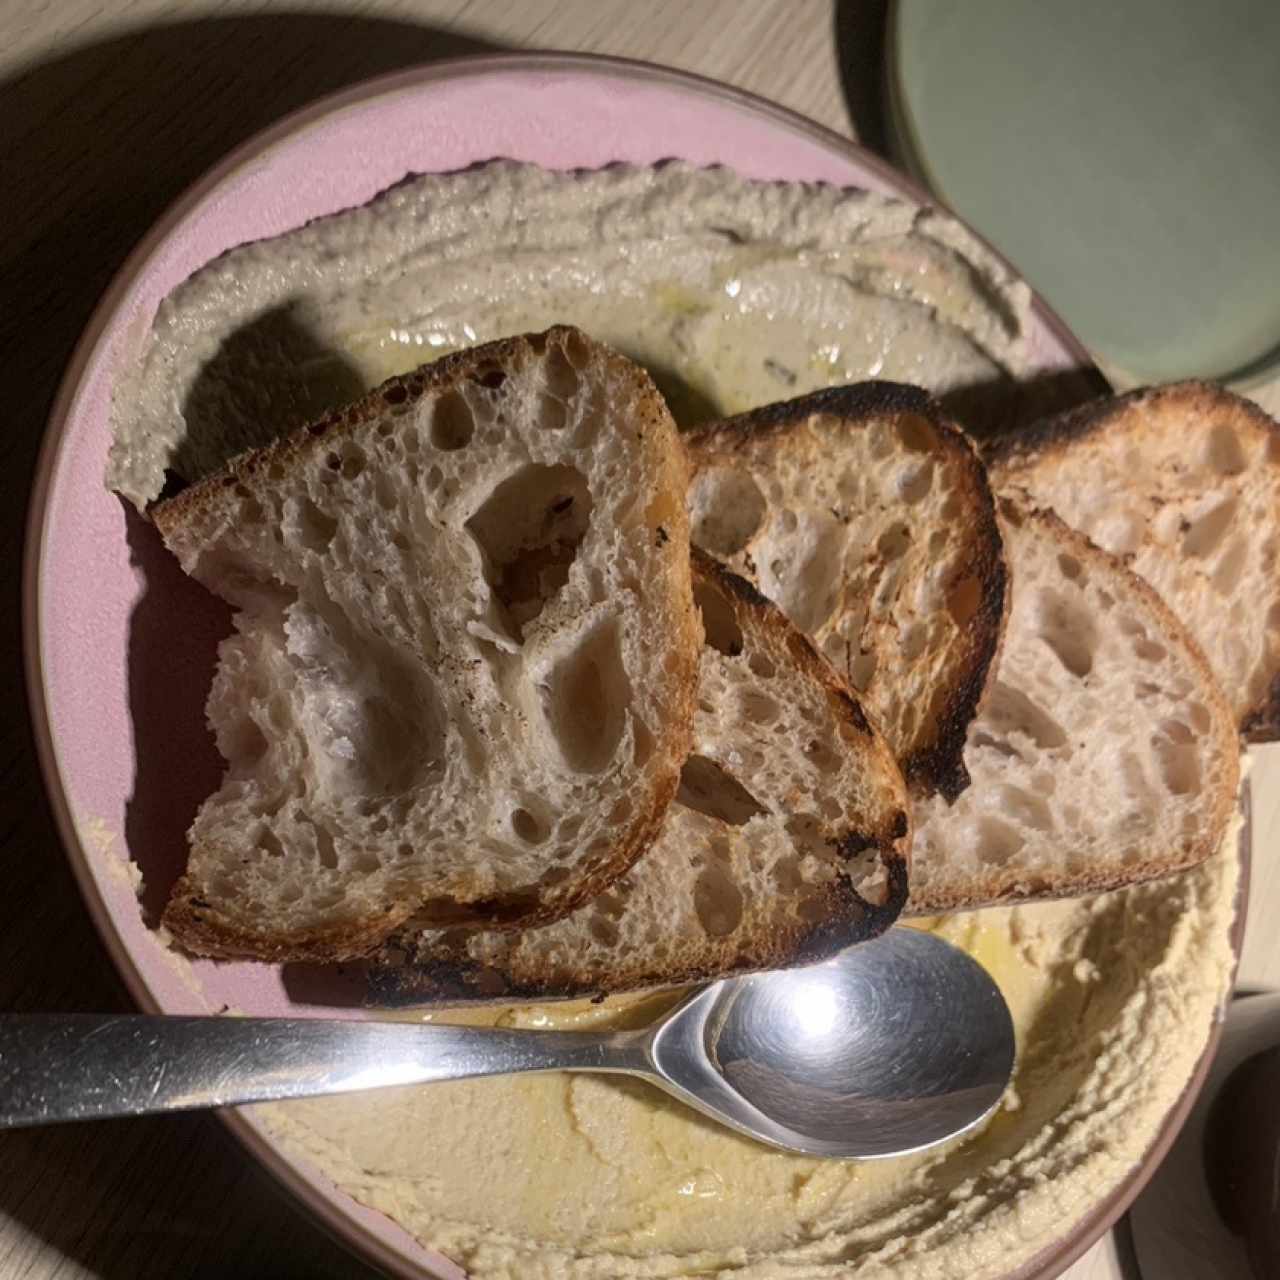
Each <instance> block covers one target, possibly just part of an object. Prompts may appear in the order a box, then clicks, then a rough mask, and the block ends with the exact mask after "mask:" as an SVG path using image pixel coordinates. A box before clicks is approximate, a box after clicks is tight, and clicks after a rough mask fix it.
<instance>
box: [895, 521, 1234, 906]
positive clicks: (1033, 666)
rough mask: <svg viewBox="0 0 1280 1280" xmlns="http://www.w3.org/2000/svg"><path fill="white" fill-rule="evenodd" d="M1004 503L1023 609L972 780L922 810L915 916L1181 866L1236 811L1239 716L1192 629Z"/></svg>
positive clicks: (1111, 563)
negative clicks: (1235, 719)
mask: <svg viewBox="0 0 1280 1280" xmlns="http://www.w3.org/2000/svg"><path fill="white" fill-rule="evenodd" d="M1000 509H1001V515H1002V518H1003V521H1004V529H1005V547H1006V548H1007V550H1008V554H1009V560H1010V566H1011V570H1012V580H1013V607H1012V612H1011V614H1010V618H1009V626H1008V630H1007V632H1006V634H1005V640H1004V647H1003V649H1002V650H1001V653H1000V657H999V661H998V662H997V664H996V668H995V671H994V674H993V678H992V682H991V687H990V690H989V693H988V697H987V700H986V702H985V703H984V705H983V708H982V710H981V712H980V713H979V715H978V718H977V719H976V720H975V721H974V722H973V724H972V725H971V726H970V729H969V736H968V743H967V745H966V747H965V763H966V765H967V767H968V770H969V775H970V777H971V778H972V779H973V785H972V786H971V787H970V788H969V789H968V790H967V791H966V792H965V793H964V794H963V795H962V796H960V797H959V799H958V800H956V802H955V803H954V804H952V805H948V804H947V803H946V802H945V801H943V800H941V799H939V798H935V799H933V800H930V801H928V802H926V803H922V804H920V805H917V807H916V810H915V815H916V838H915V845H914V849H913V859H912V875H911V897H910V902H909V905H908V912H909V913H911V914H915V915H920V914H932V913H934V912H939V911H951V910H955V909H958V908H968V907H977V906H983V905H985V904H988V903H995V902H1009V901H1017V900H1021V899H1027V898H1056V897H1070V896H1074V895H1077V894H1084V893H1096V892H1098V891H1100V890H1104V889H1113V888H1117V887H1119V886H1121V885H1125V884H1131V883H1134V882H1136V881H1140V880H1146V879H1150V878H1152V877H1155V876H1160V875H1165V874H1168V873H1170V872H1174V871H1180V870H1183V869H1184V868H1187V867H1190V866H1193V865H1195V864H1196V863H1197V862H1200V861H1202V860H1203V859H1204V858H1206V857H1208V856H1209V854H1211V853H1213V852H1214V851H1215V850H1216V849H1217V848H1218V847H1219V845H1220V843H1221V841H1222V838H1223V834H1224V832H1225V829H1226V825H1227V822H1228V820H1229V818H1230V815H1231V812H1232V809H1233V807H1234V803H1235V796H1236V786H1237V782H1238V774H1239V752H1238V749H1237V741H1238V739H1237V737H1236V733H1235V728H1234V723H1233V718H1232V715H1231V710H1230V708H1229V707H1228V706H1227V703H1226V700H1225V698H1224V697H1223V695H1222V692H1221V690H1220V689H1219V687H1218V684H1217V681H1216V680H1215V679H1214V677H1213V675H1212V673H1211V672H1210V670H1209V666H1208V664H1207V662H1206V661H1205V659H1204V656H1203V654H1202V653H1201V652H1200V649H1199V648H1198V646H1197V645H1196V643H1195V642H1194V641H1193V640H1192V639H1191V637H1190V635H1189V634H1188V633H1187V631H1186V629H1185V628H1184V627H1183V626H1182V625H1181V624H1180V623H1179V622H1178V620H1177V619H1176V618H1175V617H1174V616H1173V614H1172V613H1171V612H1170V611H1169V609H1168V608H1167V607H1166V606H1165V604H1164V603H1163V602H1162V601H1161V600H1160V598H1159V597H1158V596H1157V595H1156V593H1155V592H1154V591H1153V590H1152V589H1151V587H1150V586H1148V585H1147V583H1146V582H1145V581H1143V580H1142V579H1141V578H1139V577H1138V576H1137V575H1136V574H1134V573H1131V572H1130V571H1129V570H1128V569H1127V568H1126V567H1125V566H1124V565H1123V564H1122V563H1121V562H1120V561H1119V560H1117V559H1116V558H1115V557H1113V556H1110V555H1108V554H1107V553H1106V552H1105V551H1102V550H1100V549H1099V548H1098V547H1096V546H1094V545H1093V544H1092V543H1091V542H1089V541H1088V540H1087V539H1086V538H1084V537H1082V536H1081V535H1080V534H1078V533H1075V532H1074V531H1072V530H1070V529H1068V528H1067V526H1066V525H1064V524H1063V523H1062V522H1061V521H1060V520H1058V519H1057V518H1056V517H1055V516H1053V515H1051V514H1048V513H1045V512H1039V511H1036V510H1033V509H1030V508H1028V507H1026V506H1024V505H1022V504H1020V503H1017V502H1015V501H1012V500H1009V499H1002V500H1001V503H1000Z"/></svg>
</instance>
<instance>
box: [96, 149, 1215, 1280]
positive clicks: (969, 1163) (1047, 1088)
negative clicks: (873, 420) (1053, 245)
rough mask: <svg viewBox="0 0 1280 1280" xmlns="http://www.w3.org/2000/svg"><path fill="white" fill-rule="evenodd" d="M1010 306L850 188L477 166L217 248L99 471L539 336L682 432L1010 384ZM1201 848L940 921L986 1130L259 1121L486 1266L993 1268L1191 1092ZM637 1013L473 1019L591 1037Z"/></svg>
mask: <svg viewBox="0 0 1280 1280" xmlns="http://www.w3.org/2000/svg"><path fill="white" fill-rule="evenodd" d="M1029 305H1030V303H1029V296H1028V293H1027V290H1026V287H1025V286H1024V285H1022V284H1021V283H1020V282H1019V281H1017V280H1016V279H1015V278H1013V277H1012V276H1011V275H1010V274H1009V272H1008V270H1007V269H1006V268H1005V267H1003V266H1002V265H1001V264H1000V263H998V262H997V261H995V260H994V259H993V258H992V257H991V256H990V255H989V254H988V253H987V252H986V251H985V250H984V249H982V247H981V246H979V245H977V244H976V243H975V242H974V241H973V240H972V238H971V237H969V236H968V235H967V234H966V233H965V232H964V231H963V229H961V228H959V227H958V226H957V225H956V224H955V223H954V222H953V221H951V220H950V219H948V218H946V217H943V216H940V215H938V214H936V213H933V212H930V211H925V210H920V209H916V208H914V207H912V206H910V205H905V204H902V203H899V202H895V201H891V200H885V199H882V198H881V197H877V196H870V195H867V194H866V193H859V192H841V191H836V190H834V189H832V188H823V187H801V186H796V185H781V184H758V183H747V182H744V181H742V180H741V179H739V178H737V177H736V176H734V175H733V174H731V173H728V172H727V171H724V170H711V171H708V170H693V169H690V168H688V167H687V166H684V165H679V164H675V165H670V166H666V167H665V168H661V169H658V170H640V169H629V168H625V167H619V168H614V169H610V170H606V171H602V172H598V173H592V174H586V175H573V176H570V175H563V174H548V173H545V172H543V171H541V170H538V169H535V168H532V167H530V166H520V165H511V164H499V165H490V166H485V167H483V168H481V169H478V170H473V171H469V172H467V173H464V174H459V175H452V176H446V177H438V178H426V179H422V180H419V181H416V182H413V183H409V184H406V185H404V186H402V187H400V188H398V189H396V190H395V191H394V192H392V193H391V194H390V195H388V196H385V197H383V198H382V199H381V200H380V201H378V202H376V203H375V204H373V205H370V206H366V207H365V208H363V209H359V210H355V211H352V212H349V213H345V214H342V215H339V216H336V217H334V218H330V219H324V220H321V221H320V222H317V223H314V224H312V225H311V226H310V227H308V228H305V229H304V230H302V231H299V232H293V233H290V235H288V236H285V237H282V238H281V239H279V240H275V241H270V242H265V243H263V244H258V245H250V246H246V247H244V248H242V249H238V250H235V251H233V252H232V253H230V254H227V255H225V256H224V257H223V258H221V259H219V260H218V261H217V262H215V263H213V264H211V266H210V267H209V268H207V269H206V270H205V271H203V272H201V273H199V274H198V275H197V276H195V277H193V279H192V280H191V281H190V282H188V283H187V284H186V285H184V286H182V288H180V289H179V290H177V291H175V293H174V294H172V295H171V296H170V298H169V299H168V300H166V302H165V303H164V304H163V305H162V307H161V310H160V313H159V314H158V315H157V317H156V321H155V325H154V328H153V329H152V331H151V332H150V333H149V334H148V335H147V338H146V341H145V343H144V347H143V350H142V351H141V353H140V358H139V361H138V365H137V372H136V375H135V377H134V378H133V379H132V381H130V382H127V383H126V384H125V385H124V386H123V387H122V388H121V389H120V390H119V391H118V393H117V396H116V402H115V443H114V446H113V450H112V456H111V464H110V468H109V477H108V479H109V483H111V484H112V486H113V487H115V488H117V489H119V490H120V491H121V492H123V493H125V494H126V495H127V496H129V497H131V498H133V499H134V500H135V501H137V502H139V503H140V504H145V502H146V501H147V500H148V499H150V498H152V497H154V496H155V495H156V494H157V493H158V492H159V490H160V487H161V484H162V483H163V473H164V470H165V468H174V469H176V470H178V471H179V472H180V473H181V474H182V475H183V476H184V478H186V479H188V480H190V479H194V478H196V476H198V475H199V474H201V473H202V472H203V471H205V470H207V469H208V468H209V467H211V466H214V465H216V464H217V463H218V462H220V461H222V460H223V459H224V458H225V457H226V456H227V455H228V454H229V453H231V452H234V451H236V450H237V449H238V448H241V447H244V446H245V445H247V444H254V443H259V442H261V441H262V439H263V438H265V437H266V436H269V435H272V434H274V432H275V431H276V430H278V429H279V427H280V426H281V425H283V424H284V423H286V422H288V421H291V420H294V421H296V420H300V419H303V418H305V417H308V416H311V415H314V414H315V413H317V412H319V411H322V410H324V409H326V408H328V407H330V406H332V405H333V404H334V403H337V402H339V401H341V400H342V399H345V398H349V397H351V396H353V395H356V394H358V393H359V392H360V391H362V390H364V389H365V388H367V387H369V386H371V385H373V384H375V383H376V382H378V381H379V380H381V379H382V378H384V377H386V376H388V375H390V374H392V373H397V372H401V371H403V370H406V369H409V368H412V367H413V366H415V365H417V364H419V363H422V362H423V361H424V360H427V359H431V358H433V357H434V356H437V355H440V354H443V353H444V352H446V351H448V350H450V349H453V348H456V347H459V346H466V345H470V344H472V343H475V342H477V341H482V340H485V339H488V338H493V337H499V336H503V335H505V334H510V333H514V332H520V331H522V330H527V329H536V328H542V327H545V326H547V325H549V324H551V323H554V322H561V321H565V322H570V323H575V324H578V325H580V326H582V327H583V328H585V329H587V330H588V331H589V332H591V333H592V334H593V335H595V336H596V337H598V338H603V339H605V340H607V341H609V342H611V343H614V344H615V345H617V346H618V347H620V348H621V349H622V350H623V351H625V352H627V353H628V354H630V355H632V356H634V357H635V358H637V359H639V360H641V361H642V362H644V363H645V364H647V365H648V366H649V367H650V369H651V371H652V372H653V373H654V375H655V377H656V378H657V379H658V381H659V383H660V385H661V386H662V387H663V389H664V391H665V392H667V394H668V396H669V398H670V399H671V401H672V405H673V409H674V410H675V412H676V415H677V418H678V419H680V420H682V421H686V422H687V421H690V420H693V419H697V418H699V417H704V416H707V415H710V414H721V413H730V412H736V411H739V410H742V409H746V408H750V407H754V406H756V405H759V404H763V403H766V402H768V401H770V400H778V399H785V398H788V397H789V396H793V395H796V394H800V393H802V392H804V391H806V390H811V389H813V388H816V387H820V386H825V385H828V384H831V383H837V382H844V381H850V380H856V379H859V378H867V377H882V378H895V379H900V380H905V381H912V382H917V383H921V384H923V385H925V386H928V387H931V388H933V389H935V390H939V391H946V390H951V389H955V388H957V387H965V386H972V385H975V384H982V383H987V382H991V381H992V380H997V381H998V380H1000V379H1008V378H1010V377H1025V376H1027V375H1028V374H1030V373H1033V372H1034V363H1033V361H1032V358H1031V355H1030V351H1029V339H1028V313H1029ZM1228 845H1229V849H1228V852H1227V853H1226V854H1225V855H1222V856H1219V857H1217V858H1215V859H1214V860H1212V861H1211V862H1210V863H1208V864H1207V865H1206V866H1204V867H1202V868H1201V869H1199V870H1196V871H1193V872H1191V873H1188V874H1186V875H1183V876H1180V877H1177V878H1175V879H1172V880H1169V881H1166V882H1164V883H1160V884H1155V885H1151V886H1146V887H1141V888H1137V889H1133V890H1129V891H1125V892H1121V893H1117V894H1113V895H1109V896H1106V897H1101V898H1097V899H1093V900H1086V901H1078V902H1068V903H1063V904H1044V905H1037V906H1030V907H1021V908H1013V909H1000V910H992V911H986V912H982V913H978V914H974V915H970V916H964V917H954V918H950V919H947V920H943V921H940V922H936V924H935V925H934V927H936V928H937V929H938V930H939V931H940V932H941V933H943V934H944V935H945V936H947V937H948V938H951V939H953V940H955V941H957V942H959V943H960V944H961V945H963V946H965V947H967V948H968V949H969V950H970V951H972V953H973V954H975V955H976V956H977V957H978V958H979V959H980V960H981V961H982V962H983V963H984V964H985V965H987V966H988V967H989V968H990V970H991V971H992V973H993V974H994V975H995V976H996V978H997V980H998V981H999V983H1000V985H1001V987H1002V988H1003V990H1004V992H1005V994H1006V996H1007V997H1008V1000H1009V1003H1010V1005H1011V1007H1012V1009H1013V1013H1014V1018H1015V1022H1016V1025H1017V1030H1018V1041H1019V1049H1020V1053H1019V1062H1018V1067H1017V1072H1016V1077H1015V1080H1014V1082H1013V1086H1012V1088H1011V1090H1010V1092H1009V1094H1008V1096H1007V1098H1006V1100H1005V1104H1004V1107H1003V1109H1002V1110H1001V1111H1000V1112H999V1113H998V1114H997V1115H996V1117H995V1118H994V1120H993V1121H992V1122H991V1123H990V1124H989V1125H988V1126H987V1128H986V1129H985V1131H983V1132H982V1133H981V1134H980V1135H978V1136H977V1137H974V1138H971V1139H969V1140H968V1141H966V1142H963V1143H961V1144H959V1145H958V1146H953V1147H951V1148H944V1149H942V1150H938V1151H935V1152H933V1153H930V1154H926V1155H922V1156H918V1157H915V1158H910V1159H893V1160H884V1161H879V1162H874V1163H858V1164H853V1163H835V1162H824V1161H817V1160H812V1159H805V1158H800V1157H794V1156H788V1155H785V1154H782V1153H779V1152H777V1151H774V1150H771V1149H769V1148H766V1147H763V1146H760V1145H757V1144H754V1143H752V1142H750V1141H748V1140H746V1139H743V1138H740V1137H737V1136H735V1135H733V1134H731V1133H729V1132H727V1131H724V1130H721V1129H720V1128H718V1127H716V1126H715V1125H714V1124H712V1123H711V1122H709V1121H706V1120H704V1119H702V1118H701V1117H699V1116H697V1115H695V1114H693V1113H691V1112H689V1111H687V1110H686V1109H684V1108H683V1107H681V1106H680V1105H679V1104H677V1103H675V1102H674V1101H671V1100H669V1099H668V1098H666V1097H665V1095H663V1094H661V1093H659V1092H657V1091H656V1090H653V1089H650V1088H648V1087H646V1086H645V1085H643V1084H640V1083H628V1082H626V1081H623V1080H620V1079H618V1078H613V1077H602V1078H592V1077H587V1076H565V1075H549V1076H541V1077H524V1078H516V1079H497V1080H487V1081H477V1082H473V1083H458V1084H451V1085H438V1086H432V1087H429V1088H419V1089H413V1090H392V1091H384V1092H375V1093H369V1094H366V1095H363V1096H359V1095H356V1096H351V1097H346V1098H338V1099H324V1100H319V1101H315V1102H302V1103H295V1104H291V1105H287V1106H286V1105H279V1106H273V1107H269V1108H259V1109H257V1114H258V1115H259V1116H260V1117H261V1118H262V1119H263V1121H264V1122H265V1123H266V1124H267V1126H268V1127H269V1128H270V1130H271V1131H272V1132H273V1133H274V1134H276V1135H277V1136H278V1138H279V1140H280V1141H281V1143H282V1144H283V1145H284V1146H285V1147H286V1149H288V1150H289V1151H291V1152H293V1153H295V1154H296V1155H297V1156H298V1157H301V1158H303V1159H305V1160H307V1161H310V1162H312V1163H313V1164H314V1165H316V1166H318V1167H319V1169H321V1170H322V1171H323V1172H324V1173H325V1174H326V1175H327V1176H328V1177H329V1178H331V1179H332V1180H333V1181H334V1182H335V1183H336V1184H337V1186H339V1187H340V1188H342V1189H343V1190H345V1191H347V1192H349V1193H350V1194H351V1195H352V1196H354V1197H355V1198H356V1199H358V1200H360V1201H362V1202H364V1203H365V1204H368V1205H371V1206H373V1207H374V1208H377V1209H380V1210H382V1211H383V1212H385V1213H387V1214H388V1215H390V1216H391V1217H392V1218H394V1219H395V1220H396V1221H397V1222H399V1223H400V1224H402V1225H403V1226H404V1227H405V1228H406V1229H407V1230H409V1231H410V1232H412V1233H413V1234H414V1235H415V1236H417V1237H418V1238H419V1239H420V1240H421V1241H423V1242H424V1243H425V1244H428V1245H431V1246H434V1247H435V1248H437V1249H440V1250H442V1251H444V1252H445V1253H447V1254H448V1255H449V1256H450V1257H452V1258H453V1259H455V1260H456V1261H457V1262H459V1263H461V1264H462V1265H463V1266H465V1267H466V1268H467V1269H468V1271H469V1272H470V1273H471V1274H472V1275H474V1276H476V1277H483V1278H485V1280H498V1278H499V1277H509V1278H511V1280H517V1278H518V1280H537V1278H538V1277H582V1278H587V1277H590V1278H592V1280H622V1278H623V1277H663V1276H691V1275H698V1276H716V1275H723V1276H732V1277H734V1278H735V1280H765V1278H766V1277H767V1278H769V1280H819V1278H822V1280H837V1278H843V1277H849V1276H856V1277H902V1278H906V1277H910V1278H911V1280H927V1278H930V1277H937V1278H938V1280H943V1278H945V1280H953V1278H954V1277H965V1278H966V1280H981V1278H982V1277H986V1276H998V1275H1002V1274H1005V1273H1007V1272H1008V1271H1009V1270H1011V1269H1012V1268H1014V1267H1016V1266H1017V1265H1018V1264H1019V1263H1020V1262H1022V1261H1025V1260H1026V1259H1028V1258H1031V1257H1033V1256H1034V1255H1035V1254H1036V1253H1037V1252H1038V1251H1039V1250H1040V1249H1041V1248H1043V1247H1045V1246H1046V1245H1048V1244H1050V1243H1052V1242H1053V1241H1055V1240H1057V1239H1059V1238H1060V1237H1061V1236H1062V1235H1063V1234H1064V1233H1066V1232H1067V1231H1068V1230H1069V1229H1070V1228H1071V1226H1072V1225H1073V1223H1075V1222H1076V1221H1077V1220H1078V1219H1079V1218H1081V1217H1082V1216H1083V1215H1084V1214H1085V1213H1086V1212H1088V1211H1089V1210H1090V1209H1091V1208H1092V1207H1094V1206H1095V1205H1096V1204H1097V1203H1098V1202H1099V1200H1100V1199H1102V1198H1103V1197H1105V1196H1106V1195H1107V1194H1108V1193H1109V1192H1110V1191H1111V1190H1113V1189H1114V1188H1115V1187H1116V1186H1117V1185H1118V1184H1119V1183H1120V1182H1121V1181H1122V1180H1123V1179H1124V1178H1125V1177H1126V1175H1128V1174H1129V1173H1130V1172H1131V1171H1132V1169H1133V1167H1134V1165H1135V1162H1136V1161H1137V1160H1138V1159H1139V1158H1140V1157H1141V1155H1142V1153H1143V1152H1144V1151H1145V1150H1146V1148H1147V1147H1148V1145H1149V1144H1150V1142H1151V1141H1152V1138H1153V1137H1154V1135H1155V1134H1156V1132H1157V1129H1158V1127H1159V1125H1160V1124H1161V1122H1162V1120H1163V1118H1164V1117H1165V1115H1166V1113H1167V1112H1168V1110H1169V1108H1170V1106H1171V1105H1172V1104H1173V1103H1174V1101H1175V1100H1176V1098H1177V1097H1178V1095H1179V1094H1180V1093H1181V1091H1182V1090H1183V1088H1184V1087H1185V1085H1186V1083H1187V1080H1188V1078H1189V1077H1190V1075H1191V1073H1192V1070H1193V1068H1194V1066H1195V1063H1196V1061H1197V1060H1198V1058H1199V1057H1200V1055H1201V1052H1202V1050H1203V1048H1204V1045H1205V1043H1206V1041H1207V1039H1208V1036H1209V1032H1210V1028H1211V1025H1212V1023H1213V1020H1214V1018H1215V1016H1216V1013H1217V1010H1218V1008H1219V1004H1220V1002H1221V1000H1222V999H1223V996H1224V994H1225V992H1226V989H1227V984H1228V978H1229V972H1230V967H1231V951H1230V947H1229V942H1228V937H1229V931H1230V925H1231V920H1232V911H1233V901H1234V897H1235V886H1236V875H1237V862H1236V855H1235V837H1234V835H1232V837H1231V838H1230V840H1229V842H1228ZM653 1007H654V1006H653V1005H646V1004H644V1003H641V1004H639V1005H637V1004H636V1003H635V1002H634V1001H622V1000H613V1001H610V1002H608V1003H606V1004H605V1005H603V1006H600V1007H595V1006H585V1007H584V1006H582V1005H564V1006H558V1007H552V1008H541V1009H531V1008H525V1009H523V1010H510V1011H490V1012H489V1013H488V1014H486V1015H485V1016H486V1017H487V1018H489V1019H491V1020H498V1021H502V1022H504V1023H507V1024H511V1025H518V1026H563V1025H575V1026H586V1025H598V1026H602V1027H604V1026H609V1025H615V1024H621V1023H624V1022H626V1021H628V1020H636V1019H642V1018H644V1017H646V1016H648V1015H649V1013H651V1012H652V1010H653ZM437 1016H439V1015H437ZM475 1016H476V1015H470V1018H471V1019H474V1017H475ZM442 1265H443V1264H442Z"/></svg>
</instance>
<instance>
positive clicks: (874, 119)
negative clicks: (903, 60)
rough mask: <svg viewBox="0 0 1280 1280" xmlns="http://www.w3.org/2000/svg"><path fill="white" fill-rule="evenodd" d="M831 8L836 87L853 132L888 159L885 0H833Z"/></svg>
mask: <svg viewBox="0 0 1280 1280" xmlns="http://www.w3.org/2000/svg"><path fill="white" fill-rule="evenodd" d="M832 9H833V13H832V21H833V25H834V27H835V42H836V62H837V65H838V67H839V69H840V87H841V89H842V90H843V91H844V99H845V104H846V105H847V106H848V108H849V116H850V118H851V119H852V120H853V129H854V136H855V137H856V138H857V139H858V141H859V142H860V143H861V144H862V145H863V146H864V147H869V148H870V149H871V150H872V151H875V152H878V153H879V154H880V155H882V156H884V157H885V159H891V156H890V154H889V143H890V139H889V129H888V120H887V107H886V103H885V69H884V54H885V30H886V26H887V23H888V14H889V0H835V4H834V5H833V6H832Z"/></svg>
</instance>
